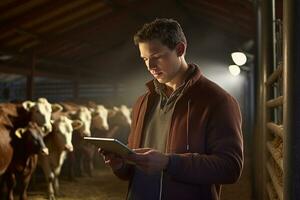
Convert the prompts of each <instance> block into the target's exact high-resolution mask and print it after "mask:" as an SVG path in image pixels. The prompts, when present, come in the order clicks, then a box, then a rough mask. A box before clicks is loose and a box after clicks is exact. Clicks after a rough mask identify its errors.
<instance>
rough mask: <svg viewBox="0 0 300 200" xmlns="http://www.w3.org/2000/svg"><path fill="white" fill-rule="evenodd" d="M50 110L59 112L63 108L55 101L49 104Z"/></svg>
mask: <svg viewBox="0 0 300 200" xmlns="http://www.w3.org/2000/svg"><path fill="white" fill-rule="evenodd" d="M51 107H52V112H53V113H55V112H61V111H62V110H63V107H62V106H61V105H59V104H57V103H54V104H51Z"/></svg>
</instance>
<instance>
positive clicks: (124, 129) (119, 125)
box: [107, 105, 131, 144]
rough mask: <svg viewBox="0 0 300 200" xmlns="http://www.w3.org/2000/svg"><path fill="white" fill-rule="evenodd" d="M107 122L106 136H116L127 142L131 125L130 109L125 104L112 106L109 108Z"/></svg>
mask: <svg viewBox="0 0 300 200" xmlns="http://www.w3.org/2000/svg"><path fill="white" fill-rule="evenodd" d="M108 124H109V127H110V130H109V131H108V133H107V137H109V138H116V139H118V140H120V141H121V142H123V143H125V144H127V140H128V135H129V132H130V126H131V109H130V108H128V107H127V106H126V105H121V106H120V107H113V109H111V110H109V114H108Z"/></svg>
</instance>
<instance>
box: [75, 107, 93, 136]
mask: <svg viewBox="0 0 300 200" xmlns="http://www.w3.org/2000/svg"><path fill="white" fill-rule="evenodd" d="M72 119H78V120H80V121H81V122H82V123H83V125H82V127H81V128H80V129H79V130H78V131H79V132H80V134H81V135H82V136H91V130H90V129H91V121H92V114H91V111H90V110H89V109H88V108H87V107H84V106H81V107H80V108H79V109H78V110H77V111H76V113H74V114H72Z"/></svg>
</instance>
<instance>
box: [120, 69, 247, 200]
mask: <svg viewBox="0 0 300 200" xmlns="http://www.w3.org/2000/svg"><path fill="white" fill-rule="evenodd" d="M187 84H188V85H187V89H186V90H185V92H184V94H183V96H182V97H181V98H180V99H179V100H178V102H177V103H176V105H175V109H174V113H173V115H172V121H171V128H170V132H169V136H168V138H167V146H166V152H165V153H168V154H170V162H169V164H168V166H167V169H166V170H165V172H164V179H163V190H162V197H163V199H191V200H192V199H200V200H219V199H220V193H221V184H230V183H234V182H236V181H237V180H238V179H239V177H240V175H241V172H242V168H243V137H242V131H241V121H242V120H241V114H240V110H239V106H238V103H237V102H236V100H235V99H234V98H233V97H232V96H231V95H229V94H228V93H227V92H226V91H224V90H223V89H222V88H221V87H219V86H218V85H217V84H215V83H214V82H212V81H210V80H208V79H207V78H205V77H204V76H203V75H202V74H201V72H200V70H199V69H198V68H197V70H196V72H195V74H194V75H193V77H192V78H191V80H190V81H189V82H188V83H187ZM147 86H148V88H149V91H148V92H147V93H146V94H144V95H143V96H141V97H140V98H139V99H138V100H137V102H136V104H135V105H134V107H133V121H132V128H131V133H130V136H129V141H128V142H129V144H128V145H129V147H131V148H139V147H140V144H141V138H142V137H141V136H142V130H143V124H144V119H145V116H146V115H147V113H148V109H149V108H150V107H151V106H152V103H153V99H154V98H156V97H157V93H156V92H155V91H154V85H153V82H152V81H151V82H149V83H147ZM133 172H134V170H133V167H131V166H127V167H125V168H123V169H122V170H119V171H117V172H115V174H116V175H117V176H118V177H119V178H121V179H125V180H130V178H131V177H132V173H133Z"/></svg>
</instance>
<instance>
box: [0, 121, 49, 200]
mask: <svg viewBox="0 0 300 200" xmlns="http://www.w3.org/2000/svg"><path fill="white" fill-rule="evenodd" d="M7 130H8V132H9V135H10V145H11V147H12V149H13V156H12V159H11V162H10V163H9V166H8V168H7V169H6V171H5V173H4V174H3V177H2V180H1V181H2V182H1V193H2V195H4V197H2V198H3V199H9V200H13V189H14V187H15V185H16V183H17V182H18V183H19V186H20V199H22V200H26V199H27V188H28V185H29V182H30V179H31V175H32V173H33V171H34V170H35V167H36V164H37V153H39V152H43V153H44V154H47V153H48V149H47V148H46V146H45V144H44V141H43V131H42V130H41V128H40V127H39V126H37V124H36V123H31V122H30V123H29V124H28V126H27V127H26V128H18V129H17V130H15V131H14V129H12V130H9V129H7ZM5 189H6V190H5Z"/></svg>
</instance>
